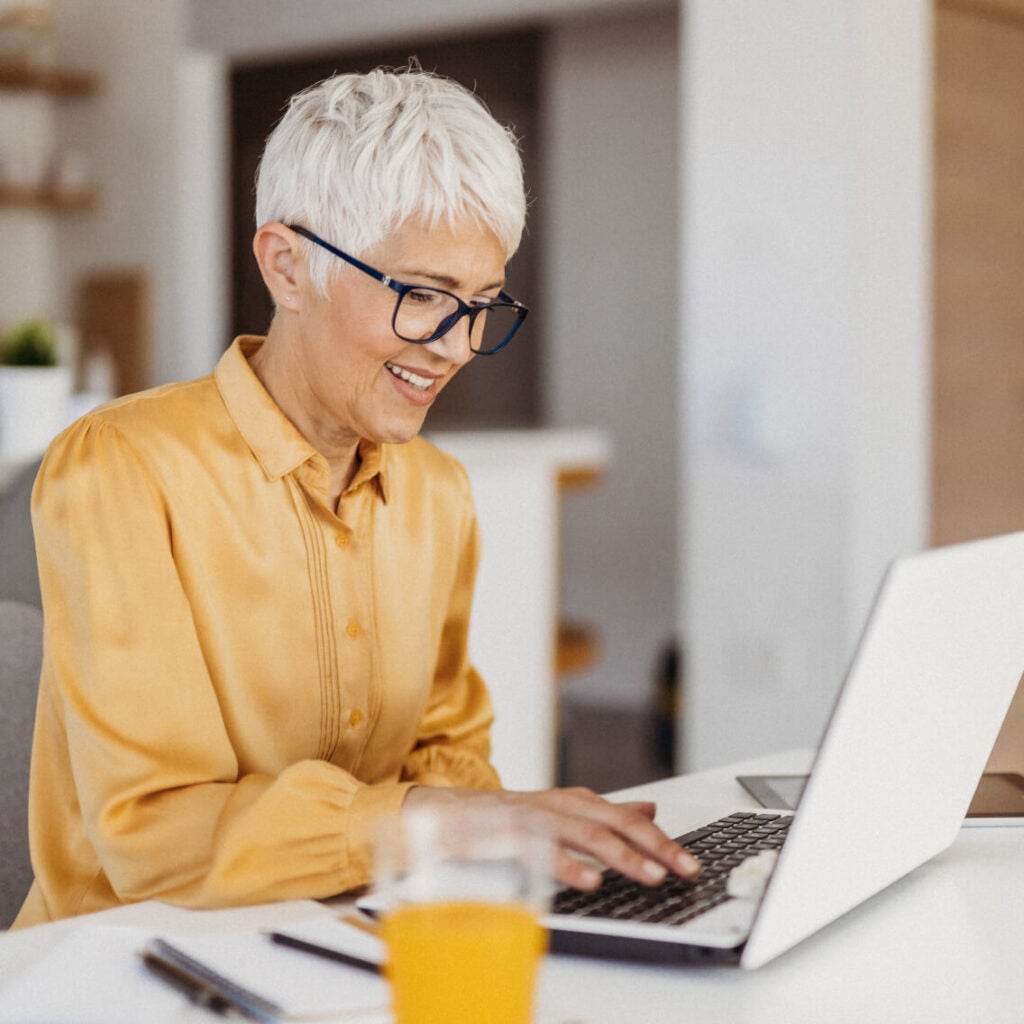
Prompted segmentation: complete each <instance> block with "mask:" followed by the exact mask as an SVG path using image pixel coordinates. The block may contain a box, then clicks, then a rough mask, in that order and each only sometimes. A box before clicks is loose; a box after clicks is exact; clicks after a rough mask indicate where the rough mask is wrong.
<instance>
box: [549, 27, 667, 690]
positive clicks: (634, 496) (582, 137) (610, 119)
mask: <svg viewBox="0 0 1024 1024" xmlns="http://www.w3.org/2000/svg"><path fill="white" fill-rule="evenodd" d="M545 54H546V63H545V71H544V88H543V90H542V95H543V97H544V103H545V115H546V118H547V131H546V135H545V138H544V140H543V146H544V149H543V152H544V169H545V173H544V177H545V181H546V184H547V190H546V193H545V195H543V196H542V197H541V199H540V201H539V205H540V208H541V210H542V217H543V222H544V238H545V240H546V245H547V250H546V254H545V260H544V266H545V283H546V287H545V289H544V293H543V295H542V296H541V302H542V304H543V306H544V310H545V315H546V317H547V325H548V326H547V331H548V346H547V350H546V352H545V362H544V371H545V376H544V388H545V392H544V407H545V414H546V418H547V421H548V422H549V423H550V424H551V425H553V426H594V427H600V428H601V429H602V430H604V431H607V432H608V434H609V436H610V438H611V443H612V451H613V455H612V462H611V465H610V467H609V471H608V473H607V475H606V476H605V478H604V479H603V480H602V481H601V483H600V485H599V486H598V487H597V488H596V489H594V490H592V491H588V492H585V493H582V494H580V495H579V496H570V497H568V498H567V499H566V500H565V502H564V515H563V522H562V538H563V541H562V543H563V588H562V589H563V607H564V610H565V612H566V614H568V615H569V616H571V617H573V618H579V619H581V620H583V621H587V622H591V623H593V624H594V625H596V626H597V627H598V629H599V631H600V634H601V645H602V655H601V660H600V662H599V664H598V665H597V667H596V668H595V669H594V670H592V671H590V672H588V673H585V674H583V675H581V676H579V677H574V678H571V679H570V680H568V681H567V683H566V684H565V692H566V693H568V694H570V695H572V696H573V697H575V698H578V699H587V700H599V701H603V702H605V703H612V704H621V705H632V706H633V707H638V706H641V705H643V704H644V703H645V702H646V701H647V700H648V699H649V696H650V691H651V685H650V684H651V680H652V677H653V674H654V672H655V666H656V662H657V655H658V652H659V651H660V650H661V648H663V647H664V646H665V645H666V644H668V643H670V642H671V641H672V639H673V636H674V634H675V632H676V592H675V591H676V529H675V508H676V471H677V457H676V445H677V427H676V405H675V380H676V364H677V353H678V348H679V344H678V337H677V335H678V326H679V315H678V302H677V287H678V285H677V276H678V271H677V231H678V225H677V219H676V214H677V178H678V171H677V162H676V151H677V135H678V127H677V118H678V102H677V95H678V77H679V47H678V18H677V12H676V10H675V9H673V8H671V7H669V8H663V9H662V10H660V11H642V12H636V13H628V12H627V13H615V14H606V15H603V16H597V17H590V18H588V19H587V20H586V21H580V20H578V19H574V20H572V21H568V22H563V23H561V24H558V25H555V26H552V28H551V32H550V35H549V37H548V39H547V42H546V46H545Z"/></svg>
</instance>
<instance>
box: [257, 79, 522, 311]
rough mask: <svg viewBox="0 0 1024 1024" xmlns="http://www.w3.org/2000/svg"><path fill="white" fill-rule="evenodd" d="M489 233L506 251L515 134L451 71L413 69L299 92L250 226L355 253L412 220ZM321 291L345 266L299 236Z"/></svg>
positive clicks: (513, 205) (514, 237)
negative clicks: (291, 227) (281, 228)
mask: <svg viewBox="0 0 1024 1024" xmlns="http://www.w3.org/2000/svg"><path fill="white" fill-rule="evenodd" d="M467 216H468V217H470V218H472V219H473V220H475V221H476V222H477V223H478V224H480V225H481V226H483V227H486V228H489V229H490V230H491V231H493V232H494V234H495V236H496V237H497V239H498V241H499V243H500V244H501V246H502V248H503V249H504V250H505V258H506V260H507V259H509V258H511V256H512V255H513V253H515V251H516V249H517V248H518V247H519V242H520V239H521V238H522V234H523V228H524V224H525V221H526V195H525V191H524V187H523V166H522V159H521V157H520V155H519V148H518V146H517V143H516V139H515V137H514V135H513V134H512V132H511V131H510V130H509V129H506V128H504V127H502V126H501V125H500V124H499V123H498V122H497V121H496V120H495V119H494V118H493V117H492V115H491V113H490V112H489V111H488V110H487V108H486V106H485V105H484V104H483V102H482V101H481V100H480V99H479V98H478V97H477V96H475V95H474V94H473V93H472V92H470V91H469V90H468V89H466V88H464V87H463V86H461V85H459V84H458V83H456V82H453V81H451V80H450V79H446V78H443V77H441V76H439V75H435V74H432V73H430V72H425V71H422V70H420V69H419V68H418V67H415V66H413V67H410V68H408V69H402V70H399V71H390V70H384V69H380V68H378V69H377V70H375V71H371V72H369V73H368V74H344V75H335V76H333V77H331V78H328V79H326V80H324V81H322V82H320V83H318V84H317V85H314V86H311V87H310V88H308V89H305V90H303V91H302V92H299V93H296V95H295V96H293V97H292V98H291V100H290V102H289V104H288V109H287V110H286V111H285V114H284V116H283V117H282V118H281V120H280V122H278V124H277V126H276V127H275V128H274V130H273V131H272V132H271V134H270V137H269V138H268V139H267V144H266V148H265V149H264V151H263V158H262V160H261V161H260V167H259V171H258V173H257V176H256V224H257V226H259V225H262V224H266V223H268V222H269V221H283V222H284V223H286V224H293V223H294V224H301V225H302V226H304V227H306V228H308V229H309V230H310V231H313V232H315V233H316V234H318V235H320V237H321V238H325V239H327V241H329V242H331V243H332V244H333V245H336V246H338V247H339V248H341V249H344V250H346V251H347V252H351V253H352V254H353V255H358V254H360V253H363V252H365V251H366V250H367V249H369V248H370V247H372V246H374V245H376V244H377V243H378V242H380V241H382V240H383V239H384V238H385V237H386V236H387V235H388V234H389V233H390V232H391V231H394V230H395V229H397V228H398V227H400V226H401V225H402V224H403V223H405V222H406V221H407V220H408V219H409V218H411V217H421V218H423V220H424V222H425V223H427V224H428V225H434V224H437V223H440V222H442V221H444V222H446V223H447V224H449V225H453V224H454V223H455V222H456V221H458V220H461V219H463V218H465V217H467ZM303 244H304V245H305V246H306V247H307V248H306V252H307V256H308V265H309V272H310V276H311V279H312V281H313V284H314V286H315V287H316V288H317V289H319V290H320V291H321V293H323V292H324V291H325V290H326V286H327V281H328V279H329V276H330V274H332V273H334V272H336V271H337V270H338V269H340V268H341V267H342V266H343V264H342V263H341V261H340V260H337V259H335V258H334V257H333V256H332V255H331V254H330V253H328V252H325V251H324V250H323V249H321V248H320V247H319V246H315V245H313V244H312V243H310V242H308V241H306V240H305V239H303Z"/></svg>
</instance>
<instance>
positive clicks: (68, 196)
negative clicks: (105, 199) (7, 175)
mask: <svg viewBox="0 0 1024 1024" xmlns="http://www.w3.org/2000/svg"><path fill="white" fill-rule="evenodd" d="M98 202H99V193H98V192H97V191H96V189H92V188H88V189H53V188H48V187H46V186H44V185H12V184H9V183H6V182H0V209H12V208H17V209H23V210H44V211H48V212H50V213H87V212H89V211H90V210H94V209H95V208H96V206H97V204H98Z"/></svg>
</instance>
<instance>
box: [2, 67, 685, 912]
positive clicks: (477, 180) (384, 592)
mask: <svg viewBox="0 0 1024 1024" xmlns="http://www.w3.org/2000/svg"><path fill="white" fill-rule="evenodd" d="M524 217H525V199H524V194H523V184H522V171H521V165H520V160H519V156H518V153H517V150H516V146H515V143H514V142H513V140H512V139H511V137H510V136H509V134H508V133H507V132H506V131H505V130H504V129H503V128H501V127H500V126H499V125H498V124H497V123H496V122H495V121H494V120H493V119H492V118H491V116H490V115H489V114H488V113H487V111H486V110H485V109H484V107H483V106H482V104H480V103H479V101H478V100H476V98H475V97H473V96H472V94H470V93H469V92H467V91H466V90H464V89H462V88H461V87H459V86H457V85H455V84H454V83H451V82H448V81H445V80H443V79H441V78H438V77H435V76H432V75H428V74H424V73H422V72H418V71H410V72H403V73H387V72H383V71H375V72H372V73H371V74H369V75H342V76H336V77H335V78H332V79H329V80H327V81H326V82H323V83H321V84H320V85H317V86H314V87H313V88H311V89H309V90H307V91H305V92H303V93H300V94H299V95H297V96H296V97H294V98H293V100H292V103H291V104H290V106H289V109H288V111H287V112H286V114H285V116H284V117H283V119H282V120H281V122H280V124H279V125H278V126H277V128H276V129H275V130H274V132H273V133H272V135H271V136H270V138H269V140H268V142H267V146H266V151H265V153H264V157H263V160H262V162H261V166H260V172H259V177H258V184H257V223H258V225H259V228H258V230H257V232H256V236H255V239H254V246H253V248H254V253H255V257H256V260H257V261H258V263H259V267H260V270H261V272H262V274H263V278H264V281H265V282H266V286H267V288H268V289H269V291H270V294H271V296H272V297H273V301H274V304H275V315H274V318H273V322H272V324H271V326H270V329H269V332H268V334H267V337H266V338H265V339H262V338H254V337H242V338H239V339H237V340H236V341H235V343H234V344H233V345H232V346H231V348H230V349H229V350H228V351H227V352H226V353H225V355H224V356H223V358H222V359H221V360H220V362H219V363H218V365H217V367H216V369H215V370H214V372H213V374H212V375H211V376H209V377H206V378H203V379H200V380H197V381H193V382H190V383H184V384H175V385H169V386H165V387H162V388H157V389H155V390H152V391H149V392H145V393H142V394H140V395H134V396H129V397H127V398H123V399H120V400H118V401H116V402H113V403H111V404H110V405H108V406H105V407H103V408H101V409H99V410H96V411H94V412H92V413H90V414H89V415H87V416H86V417H85V418H83V419H82V420H80V421H79V422H78V423H76V424H75V425H73V426H72V427H71V428H69V429H68V430H67V431H66V432H65V433H64V434H63V435H61V436H60V437H59V438H58V439H57V440H56V441H55V442H54V443H53V445H52V446H51V448H50V450H49V452H48V453H47V456H46V459H45V461H44V464H43V467H42V469H41V470H40V474H39V477H38V481H37V484H36V489H35V494H34V502H33V525H34V529H35V533H36V545H37V553H38V560H39V569H40V579H41V585H42V593H43V603H44V609H45V619H46V637H45V651H44V664H43V671H42V677H41V683H40V698H39V707H38V713H37V722H36V732H35V742H34V751H33V766H32V795H31V800H30V804H31V806H30V839H31V845H32V854H33V866H34V870H35V874H36V880H35V883H34V884H33V887H32V890H31V892H30V893H29V897H28V899H27V901H26V903H25V906H24V907H23V909H22V912H21V914H20V915H19V917H18V920H17V922H16V924H17V925H19V926H20V925H27V924H33V923H36V922H41V921H47V920H52V919H56V918H61V917H66V916H70V915H73V914H79V913H85V912H88V911H93V910H100V909H103V908H105V907H110V906H113V905H116V904H118V903H123V902H130V901H135V900H143V899H150V898H156V899H161V900H165V901H169V902H172V903H176V904H180V905H183V906H191V907H214V906H227V905H232V904H242V903H249V902H261V901H267V900H276V899H288V898H296V897H314V898H315V897H325V896H329V895H332V894H335V893H339V892H343V891H345V890H347V889H351V888H353V887H355V886H358V885H361V884H363V883H365V882H366V881H367V880H368V878H369V872H370V864H369V835H370V832H371V830H372V828H373V827H375V825H376V823H377V822H379V821H380V820H381V819H386V818H387V817H388V816H395V815H398V814H400V813H401V812H402V809H403V807H409V806H412V805H422V804H428V803H431V802H443V801H450V800H461V801H465V800H479V801H492V802H493V801H508V802H516V803H524V804H529V805H532V806H534V807H535V808H536V809H537V810H538V811H539V812H540V813H542V814H544V815H545V816H546V817H547V818H548V819H549V821H550V822H551V824H552V827H553V828H554V829H555V832H556V834H557V835H558V837H559V840H560V844H561V859H560V861H559V867H558V873H559V878H560V879H561V880H562V881H563V882H564V883H566V884H573V885H577V886H581V887H594V886H596V885H598V884H599V882H600V876H599V875H598V874H597V872H596V871H594V870H593V868H592V867H589V866H587V865H586V864H584V863H583V862H582V861H580V860H579V859H577V858H575V857H573V856H571V854H570V851H572V850H576V851H582V852H585V853H589V854H592V855H594V856H596V857H598V858H600V859H601V860H603V861H604V862H605V863H608V864H610V865H612V866H615V867H618V868H619V869H621V870H624V871H626V872H627V873H629V874H631V875H633V876H634V877H636V878H640V879H646V880H648V881H657V880H659V879H660V878H661V877H664V875H665V873H666V871H667V870H671V871H677V872H679V873H682V874H692V873H694V872H695V871H696V862H695V861H694V860H693V858H692V857H691V856H690V855H689V854H688V853H686V852H685V851H683V850H681V849H680V848H679V847H678V846H677V845H675V844H674V843H673V842H672V841H671V840H669V839H668V838H667V837H666V836H665V835H664V834H663V833H662V832H661V831H660V830H659V829H657V828H656V827H655V826H654V824H653V822H652V818H653V807H652V806H651V805H647V804H628V805H614V804H611V803H609V802H607V801H605V800H602V799H600V798H599V797H596V796H595V795H593V794H591V793H589V792H586V791H582V790H568V791H557V790H553V791H550V792H546V793H507V792H503V791H500V790H499V789H498V786H499V782H498V779H497V776H496V775H495V772H494V770H493V769H492V768H491V766H490V764H489V763H488V760H487V758H488V730H489V726H490V721H491V707H490V703H489V700H488V697H487V693H486V690H485V688H484V686H483V683H482V682H481V680H480V679H479V677H478V676H477V674H476V673H475V671H474V670H473V668H472V666H471V665H470V663H469V661H468V658H467V653H466V637H467V628H468V619H469V610H470V603H471V596H472V585H473V577H474V573H475V567H476V559H477V534H476V521H475V517H474V513H473V506H472V500H471V497H470V492H469V487H468V484H467V480H466V476H465V473H464V471H463V470H462V468H461V467H460V466H459V465H458V464H457V463H456V462H455V461H454V460H453V459H451V458H450V457H448V456H446V455H444V454H442V453H441V452H439V451H438V450H436V449H435V448H433V447H432V446H430V445H429V444H427V443H426V442H425V441H423V440H422V439H419V438H418V437H417V435H418V434H419V431H420V428H421V426H422V424H423V419H424V416H425V415H426V412H427V410H428V409H429V407H430V406H431V405H432V404H433V402H434V401H435V399H436V398H437V396H438V395H439V394H440V392H441V391H442V389H443V388H444V387H445V385H446V384H447V383H448V381H449V380H451V378H452V377H453V376H454V375H455V373H456V372H458V371H459V370H460V369H461V368H462V366H464V365H465V364H466V363H467V362H469V361H470V360H471V359H472V358H473V357H474V355H476V354H477V353H480V352H491V351H496V350H497V349H500V348H501V347H503V346H504V345H505V344H506V343H508V341H510V340H511V338H512V336H513V335H514V333H515V331H516V330H517V328H518V326H519V324H520V323H521V322H522V319H523V317H525V315H526V310H525V308H524V307H523V306H522V305H521V304H520V303H518V302H517V301H516V300H515V299H513V298H512V297H511V296H508V295H507V294H506V293H505V292H504V291H503V286H504V280H505V264H506V263H507V261H508V259H509V258H510V257H511V256H512V254H513V253H514V252H515V250H516V248H517V246H518V244H519V239H520V236H521V233H522V230H523V223H524Z"/></svg>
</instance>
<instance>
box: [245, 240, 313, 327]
mask: <svg viewBox="0 0 1024 1024" xmlns="http://www.w3.org/2000/svg"><path fill="white" fill-rule="evenodd" d="M252 251H253V254H254V255H255V257H256V262H257V264H258V265H259V268H260V273H261V274H262V275H263V283H264V284H265V285H266V286H267V291H269V292H270V295H271V298H272V299H273V300H274V305H275V306H277V308H278V309H285V310H288V309H297V308H298V306H299V298H300V295H301V291H302V288H301V284H300V281H301V280H302V279H304V274H303V273H302V254H301V252H300V250H299V237H298V235H296V234H295V232H294V231H290V230H289V229H288V228H286V227H285V226H284V224H282V223H281V222H280V221H269V222H268V223H266V224H264V225H262V226H261V227H260V228H259V230H257V232H256V235H255V236H254V237H253V240H252Z"/></svg>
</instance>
